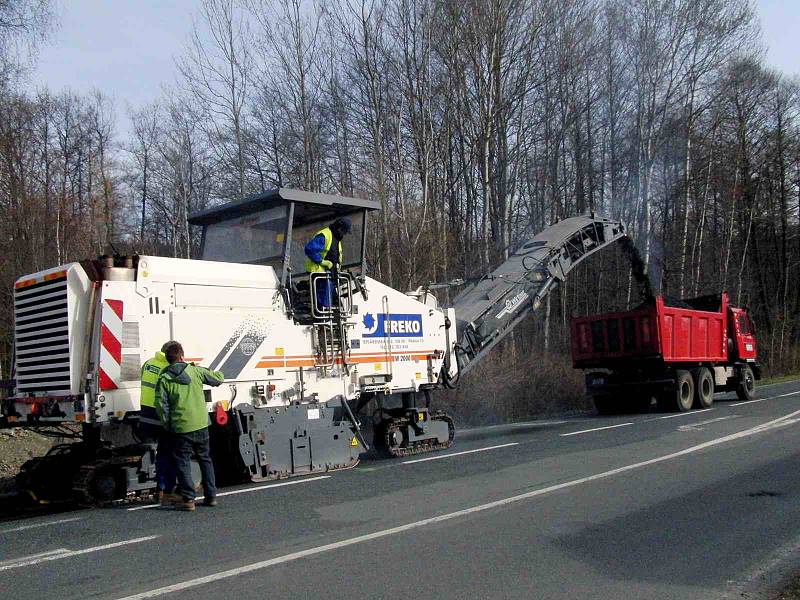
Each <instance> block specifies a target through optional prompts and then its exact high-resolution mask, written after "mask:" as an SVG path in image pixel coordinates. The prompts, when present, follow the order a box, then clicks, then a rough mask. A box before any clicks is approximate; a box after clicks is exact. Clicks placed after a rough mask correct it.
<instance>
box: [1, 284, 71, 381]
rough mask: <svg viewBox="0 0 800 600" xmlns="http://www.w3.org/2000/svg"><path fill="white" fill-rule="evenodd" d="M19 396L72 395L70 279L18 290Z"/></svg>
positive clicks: (17, 352) (16, 308)
mask: <svg viewBox="0 0 800 600" xmlns="http://www.w3.org/2000/svg"><path fill="white" fill-rule="evenodd" d="M14 332H15V345H16V356H17V358H16V367H17V369H16V371H17V375H16V379H17V392H18V393H22V394H28V393H33V392H44V393H48V394H56V393H69V392H70V361H69V320H68V307H67V278H66V276H63V277H60V278H57V279H50V280H48V281H43V282H40V283H36V284H34V285H30V286H27V287H24V288H21V289H18V290H14Z"/></svg>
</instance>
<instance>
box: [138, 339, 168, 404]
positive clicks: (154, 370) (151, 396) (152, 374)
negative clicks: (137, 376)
mask: <svg viewBox="0 0 800 600" xmlns="http://www.w3.org/2000/svg"><path fill="white" fill-rule="evenodd" d="M168 366H169V362H168V361H167V357H166V356H165V355H164V353H163V352H156V355H155V356H154V357H153V358H151V359H149V360H147V361H145V363H144V364H143V365H142V388H141V390H142V393H141V399H140V401H139V402H140V404H141V405H142V406H150V407H152V408H155V407H156V384H157V383H158V377H159V375H161V371H163V370H164V369H166V368H167V367H168Z"/></svg>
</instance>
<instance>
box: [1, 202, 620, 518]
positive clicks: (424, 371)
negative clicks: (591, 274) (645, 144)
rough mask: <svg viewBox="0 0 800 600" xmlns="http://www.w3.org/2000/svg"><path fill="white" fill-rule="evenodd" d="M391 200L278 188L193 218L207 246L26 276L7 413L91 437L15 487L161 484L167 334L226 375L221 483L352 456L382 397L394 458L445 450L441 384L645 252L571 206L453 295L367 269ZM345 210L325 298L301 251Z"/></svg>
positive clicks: (91, 489) (335, 463) (381, 437)
mask: <svg viewBox="0 0 800 600" xmlns="http://www.w3.org/2000/svg"><path fill="white" fill-rule="evenodd" d="M379 208H380V205H379V204H378V203H377V202H373V201H369V200H360V199H355V198H345V197H341V196H330V195H325V194H317V193H308V192H301V191H297V190H290V189H285V188H281V189H276V190H272V191H269V192H265V193H262V194H258V195H256V196H253V197H250V198H247V199H245V200H242V201H240V202H233V203H229V204H225V205H223V206H220V207H216V208H212V209H208V210H206V211H202V212H200V213H196V214H194V215H192V216H191V217H190V219H189V221H190V223H192V224H193V225H196V226H200V227H202V228H203V240H202V249H201V259H200V260H184V259H174V258H163V257H157V256H143V255H140V256H133V257H102V258H101V259H98V260H87V261H81V262H80V263H71V264H68V265H64V266H61V267H57V268H54V269H50V270H47V271H43V272H40V273H36V274H33V275H28V276H25V277H22V278H21V279H19V280H18V281H17V282H16V284H15V290H14V292H15V294H14V302H15V350H16V361H15V369H16V373H15V379H16V389H15V393H14V394H13V395H12V397H10V398H7V399H5V400H2V401H1V402H2V404H0V407H1V408H2V415H3V418H4V420H5V421H6V422H7V423H9V422H13V423H16V424H28V425H41V424H55V425H58V424H61V423H65V422H80V423H82V424H83V428H82V429H83V431H82V434H83V435H82V437H83V440H82V441H81V442H80V443H76V444H68V445H63V446H56V447H55V448H53V450H52V451H51V452H50V453H48V455H46V456H45V457H41V458H35V459H32V460H31V461H28V463H26V464H25V465H24V466H23V469H22V471H21V473H20V475H19V477H18V486H19V487H21V488H22V489H25V490H27V491H28V492H30V493H31V494H32V495H34V496H36V497H47V498H48V499H64V498H74V497H77V498H78V500H80V501H83V502H86V503H91V502H98V501H101V502H102V501H107V500H115V499H120V498H129V497H133V496H137V495H142V494H147V493H149V492H150V491H152V489H153V488H154V486H155V467H154V462H155V449H154V444H153V443H142V442H141V441H140V440H139V439H137V437H136V422H137V418H138V414H139V410H140V404H139V398H140V371H141V367H142V364H143V362H144V361H145V360H147V359H148V358H150V357H152V356H153V355H154V354H155V353H156V351H158V350H159V349H160V348H161V346H162V345H163V344H164V342H166V341H168V340H177V341H179V342H181V344H182V345H183V347H184V350H185V353H186V359H187V361H191V362H194V363H197V364H199V365H202V366H206V367H209V368H211V369H214V370H219V371H222V372H223V373H224V375H225V382H224V383H223V384H222V385H221V386H219V387H216V388H210V389H206V390H205V395H206V402H207V406H208V411H209V413H210V432H211V449H212V455H213V459H214V464H215V469H216V470H217V475H218V478H219V479H220V481H221V483H231V482H240V481H242V480H247V479H250V480H254V481H257V480H263V479H271V478H278V477H286V476H291V475H299V474H306V473H313V472H318V471H329V470H335V469H343V468H349V467H353V466H355V465H356V464H357V463H358V460H359V454H360V453H361V452H363V451H364V450H366V449H368V446H367V443H366V441H365V439H364V437H363V436H362V432H361V422H360V421H359V419H358V415H359V414H360V413H361V411H362V409H364V408H365V407H366V406H367V405H368V404H369V402H370V401H371V400H374V401H375V406H376V407H375V412H374V414H373V443H374V446H375V448H376V450H377V451H378V452H379V453H380V454H383V455H386V456H395V457H396V456H405V455H409V454H416V453H420V452H428V451H431V450H436V449H439V448H446V447H448V446H449V445H450V444H451V443H452V440H453V435H454V428H453V422H452V419H451V418H450V417H449V416H448V415H446V414H444V413H442V412H438V411H432V410H430V401H431V395H430V392H431V391H432V390H435V389H437V388H442V387H450V388H452V387H454V385H455V384H456V382H457V381H458V378H459V375H460V374H461V373H464V372H466V371H467V370H469V368H470V367H471V366H472V365H474V364H475V363H476V362H477V361H479V360H480V359H481V358H482V357H484V356H485V355H486V354H487V352H488V351H489V350H490V349H491V348H492V347H493V346H495V345H496V344H497V343H498V342H499V341H500V340H501V339H502V338H503V337H505V336H506V335H507V334H508V333H509V332H510V331H511V330H512V329H513V328H514V327H515V326H516V325H517V324H518V323H519V322H520V321H521V320H522V319H523V318H524V317H525V315H527V314H528V313H529V312H531V311H535V310H536V309H537V308H538V307H539V306H540V304H541V301H542V299H543V298H544V297H545V296H546V295H547V294H548V293H550V291H552V290H553V289H555V288H556V287H557V285H558V284H559V283H560V282H561V281H563V280H564V278H565V277H566V276H567V274H568V273H569V272H570V271H571V270H572V269H573V268H574V267H575V266H576V265H577V264H578V263H580V262H581V261H582V260H584V259H585V258H586V257H588V256H589V255H591V254H593V253H595V252H597V251H599V250H601V249H603V248H605V247H607V246H609V245H610V244H612V243H614V242H615V241H618V240H622V241H623V242H624V243H625V244H624V246H623V247H624V248H625V249H626V252H629V253H630V252H635V249H634V248H633V246H632V243H631V242H630V240H629V239H628V238H627V237H626V233H625V226H624V224H623V223H621V222H619V221H613V220H609V219H605V218H603V217H600V216H595V215H594V214H592V215H585V216H578V217H572V218H569V219H565V220H563V221H560V222H558V223H556V224H554V225H552V226H550V227H548V228H546V229H545V230H543V231H542V232H540V233H539V234H537V235H536V236H534V237H533V238H531V239H528V240H526V241H524V242H523V243H522V244H521V245H520V247H519V248H518V249H517V250H516V251H515V252H514V253H513V254H512V255H511V256H510V257H509V258H508V259H507V260H506V261H505V262H504V263H502V264H501V265H499V266H498V267H497V268H496V269H495V270H494V271H493V272H492V273H490V274H488V275H486V276H484V277H482V278H481V279H480V280H478V281H476V282H474V283H472V284H471V285H469V286H467V287H466V289H464V291H463V292H462V293H461V294H459V296H458V297H457V298H456V300H455V302H454V304H455V308H446V309H445V308H442V307H440V306H439V305H438V303H437V300H436V298H435V297H434V296H433V294H431V293H430V291H429V289H430V288H434V287H437V286H430V288H429V289H427V290H426V289H422V288H420V289H418V290H417V291H415V292H409V293H402V292H399V291H397V290H394V289H392V288H390V287H388V286H386V285H384V284H382V283H380V282H379V281H376V280H374V279H371V278H369V277H366V276H365V260H364V258H365V257H364V253H365V248H366V222H367V214H368V212H370V211H372V210H378V209H379ZM339 217H347V218H349V219H350V220H351V221H352V224H353V231H352V233H351V234H350V235H348V236H346V237H345V239H344V241H343V246H344V251H343V254H344V264H343V265H342V266H341V269H340V270H339V272H337V273H335V275H334V276H335V277H336V280H337V286H338V288H337V289H338V294H336V295H335V302H334V303H333V306H332V307H331V308H327V307H324V306H318V305H317V302H316V294H313V293H311V289H312V286H315V285H317V283H318V279H319V278H321V277H322V278H324V277H327V276H328V275H326V274H324V273H323V274H314V273H312V274H308V273H306V272H305V267H304V263H305V258H306V257H305V253H304V247H305V244H306V243H307V242H308V241H309V240H311V239H312V238H313V236H314V235H315V234H316V233H317V232H318V231H319V230H320V229H322V228H324V227H326V226H327V225H329V224H330V223H331V222H332V221H334V220H335V219H336V218H339ZM456 316H457V317H458V319H456ZM421 398H424V404H423V403H420V401H419V400H420V399H421Z"/></svg>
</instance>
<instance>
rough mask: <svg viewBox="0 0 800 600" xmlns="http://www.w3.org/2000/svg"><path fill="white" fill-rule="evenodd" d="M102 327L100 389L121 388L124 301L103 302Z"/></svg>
mask: <svg viewBox="0 0 800 600" xmlns="http://www.w3.org/2000/svg"><path fill="white" fill-rule="evenodd" d="M101 321H102V322H101V325H100V389H101V390H115V389H117V388H118V387H119V382H120V375H121V366H120V365H121V364H122V300H103V309H102V319H101Z"/></svg>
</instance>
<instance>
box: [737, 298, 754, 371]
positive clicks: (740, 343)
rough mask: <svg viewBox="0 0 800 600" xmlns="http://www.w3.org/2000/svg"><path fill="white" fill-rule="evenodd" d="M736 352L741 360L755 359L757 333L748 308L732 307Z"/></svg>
mask: <svg viewBox="0 0 800 600" xmlns="http://www.w3.org/2000/svg"><path fill="white" fill-rule="evenodd" d="M731 315H732V317H733V333H734V344H735V347H736V354H737V356H738V357H739V359H740V360H755V358H756V335H755V330H754V328H753V324H752V322H751V320H750V316H749V315H748V314H747V311H746V310H743V309H741V308H731Z"/></svg>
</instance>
